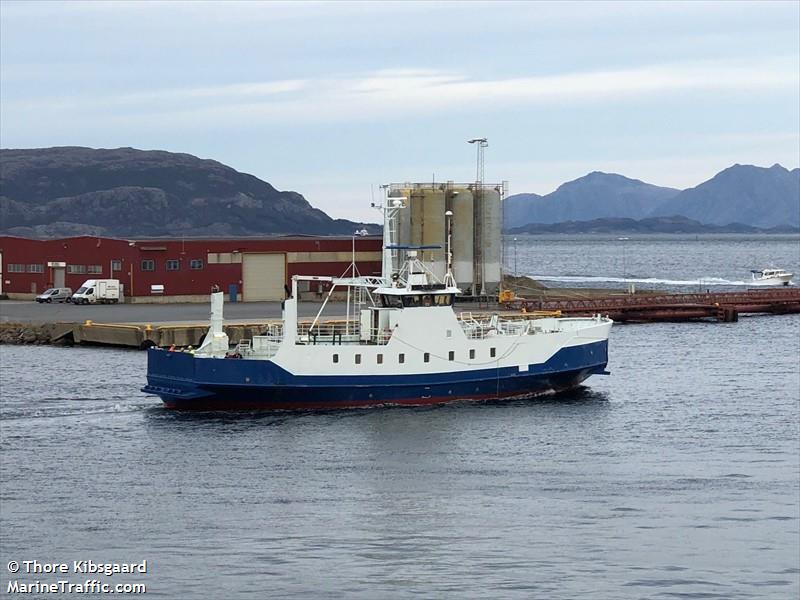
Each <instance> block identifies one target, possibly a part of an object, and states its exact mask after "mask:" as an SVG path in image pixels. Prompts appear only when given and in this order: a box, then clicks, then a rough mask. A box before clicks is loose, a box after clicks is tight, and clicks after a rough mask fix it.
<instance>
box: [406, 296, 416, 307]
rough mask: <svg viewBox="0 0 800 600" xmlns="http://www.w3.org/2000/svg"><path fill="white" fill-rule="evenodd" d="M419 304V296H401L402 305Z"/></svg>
mask: <svg viewBox="0 0 800 600" xmlns="http://www.w3.org/2000/svg"><path fill="white" fill-rule="evenodd" d="M419 305H420V297H419V296H403V306H407V307H415V306H419Z"/></svg>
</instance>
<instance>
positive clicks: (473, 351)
mask: <svg viewBox="0 0 800 600" xmlns="http://www.w3.org/2000/svg"><path fill="white" fill-rule="evenodd" d="M469 357H470V359H473V358H475V350H470V351H469Z"/></svg>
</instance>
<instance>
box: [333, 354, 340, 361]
mask: <svg viewBox="0 0 800 600" xmlns="http://www.w3.org/2000/svg"><path fill="white" fill-rule="evenodd" d="M333 362H335V363H338V362H339V355H338V354H334V355H333Z"/></svg>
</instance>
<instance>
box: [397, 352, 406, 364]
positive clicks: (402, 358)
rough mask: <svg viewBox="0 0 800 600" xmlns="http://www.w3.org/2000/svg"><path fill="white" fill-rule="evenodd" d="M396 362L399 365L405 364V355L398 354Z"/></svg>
mask: <svg viewBox="0 0 800 600" xmlns="http://www.w3.org/2000/svg"><path fill="white" fill-rule="evenodd" d="M397 362H399V363H400V364H401V365H402V364H403V363H404V362H406V355H405V354H398V355H397Z"/></svg>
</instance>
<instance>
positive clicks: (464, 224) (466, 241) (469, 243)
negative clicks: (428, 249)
mask: <svg viewBox="0 0 800 600" xmlns="http://www.w3.org/2000/svg"><path fill="white" fill-rule="evenodd" d="M449 195H450V198H451V199H450V206H451V207H452V208H451V210H452V211H453V223H452V227H453V229H452V243H453V276H454V277H455V279H456V283H457V284H458V287H459V288H461V291H462V292H470V291H471V290H472V277H473V267H472V260H473V252H472V248H473V240H472V236H473V231H474V225H475V224H474V223H473V217H472V191H471V190H469V189H467V188H466V187H460V188H456V189H452V190H451V191H450V192H449Z"/></svg>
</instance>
